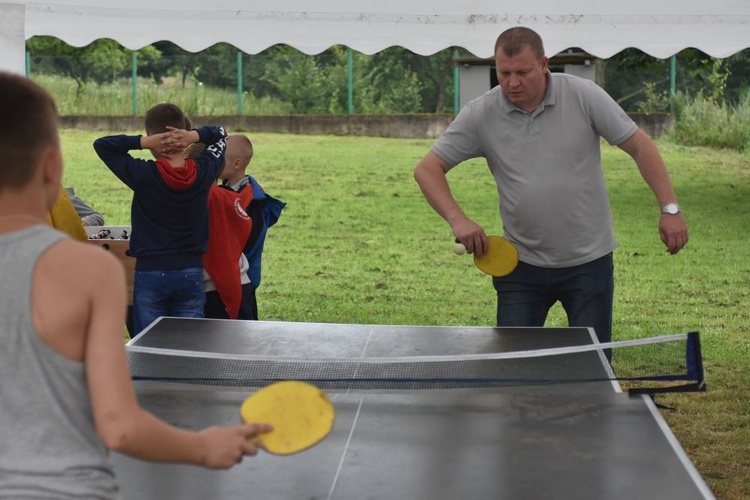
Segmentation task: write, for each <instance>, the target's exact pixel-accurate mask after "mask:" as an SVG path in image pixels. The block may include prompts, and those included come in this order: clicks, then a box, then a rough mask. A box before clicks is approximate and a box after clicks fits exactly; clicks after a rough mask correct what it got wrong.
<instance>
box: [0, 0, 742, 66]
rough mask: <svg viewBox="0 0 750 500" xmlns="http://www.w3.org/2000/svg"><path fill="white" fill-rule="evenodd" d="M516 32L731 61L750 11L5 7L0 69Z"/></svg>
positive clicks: (574, 6)
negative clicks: (106, 54) (35, 41)
mask: <svg viewBox="0 0 750 500" xmlns="http://www.w3.org/2000/svg"><path fill="white" fill-rule="evenodd" d="M506 9H507V10H506ZM516 25H525V26H528V27H530V28H533V29H534V30H536V31H537V32H539V33H540V34H541V35H542V37H543V39H544V41H545V46H546V50H547V53H548V55H554V54H556V53H558V52H561V51H563V50H565V49H568V48H571V47H580V48H582V49H584V50H586V51H587V52H589V53H591V54H593V55H595V56H598V57H601V58H607V57H610V56H612V55H614V54H616V53H617V52H619V51H621V50H623V49H625V48H628V47H635V48H638V49H640V50H643V51H644V52H647V53H648V54H651V55H653V56H655V57H659V58H667V57H669V56H671V55H673V54H675V53H676V52H678V51H680V50H682V49H684V48H687V47H694V48H698V49H700V50H702V51H704V52H706V53H707V54H709V55H711V56H713V57H727V56H729V55H731V54H733V53H735V52H737V51H739V50H742V49H744V48H746V47H750V0H711V1H710V2H688V1H685V0H630V1H627V2H624V1H622V0H617V1H614V0H598V1H597V0H526V1H525V2H522V3H520V4H517V5H514V6H512V7H510V6H506V5H504V4H503V3H502V2H498V1H497V0H494V1H489V0H462V1H456V0H450V1H449V0H379V1H376V2H373V1H371V0H368V1H362V0H348V1H344V0H314V1H313V0H250V1H248V0H216V1H213V2H206V1H205V0H160V1H154V0H129V1H127V2H121V1H112V0H109V1H108V0H57V1H49V2H44V1H22V0H20V1H13V2H12V3H0V30H1V31H0V68H4V69H10V70H16V71H19V72H22V71H23V69H24V42H25V40H26V39H27V38H30V37H32V36H35V35H51V36H55V37H58V38H60V39H62V40H64V41H65V42H67V43H69V44H71V45H75V46H83V45H87V44H89V43H91V42H92V41H93V40H96V39H99V38H112V39H114V40H117V41H118V42H119V43H121V44H122V45H124V46H125V47H127V48H130V49H134V50H135V49H139V48H141V47H144V46H146V45H149V44H151V43H153V42H155V41H159V40H171V41H173V42H174V43H176V44H178V45H180V46H181V47H182V48H184V49H186V50H189V51H193V52H195V51H200V50H202V49H204V48H206V47H209V46H211V45H213V44H215V43H218V42H226V43H230V44H232V45H234V46H236V47H237V48H239V49H240V50H242V51H243V52H246V53H249V54H255V53H258V52H261V51H263V50H264V49H266V48H268V47H270V46H272V45H275V44H280V43H283V44H288V45H291V46H293V47H296V48H297V49H299V50H301V51H302V52H305V53H307V54H317V53H320V52H322V51H324V50H326V49H327V48H329V47H330V46H332V45H336V44H341V45H346V46H348V47H350V48H352V49H354V50H356V51H359V52H362V53H366V54H372V53H375V52H378V51H380V50H383V49H385V48H387V47H390V46H394V45H396V46H402V47H405V48H407V49H409V50H411V51H413V52H416V53H419V54H423V55H428V54H432V53H434V52H437V51H439V50H442V49H444V48H446V47H451V46H460V47H463V48H465V49H467V50H469V51H470V52H472V53H473V54H474V55H476V56H479V57H490V56H492V49H493V45H494V41H495V38H496V37H497V35H498V34H499V33H500V32H502V31H503V30H504V29H506V28H509V27H512V26H516Z"/></svg>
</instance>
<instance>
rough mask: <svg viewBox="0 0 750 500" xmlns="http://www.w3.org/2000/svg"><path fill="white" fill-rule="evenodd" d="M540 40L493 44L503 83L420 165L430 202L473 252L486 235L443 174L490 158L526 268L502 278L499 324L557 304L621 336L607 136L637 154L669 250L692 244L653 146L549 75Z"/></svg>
mask: <svg viewBox="0 0 750 500" xmlns="http://www.w3.org/2000/svg"><path fill="white" fill-rule="evenodd" d="M547 64H548V60H547V58H546V57H545V56H544V46H543V43H542V40H541V38H540V37H539V35H538V34H537V33H535V32H534V31H532V30H530V29H528V28H524V27H516V28H511V29H509V30H507V31H505V32H503V33H502V34H501V35H500V36H499V37H498V39H497V43H496V44H495V65H496V69H497V76H498V81H499V82H500V85H499V86H498V87H495V88H494V89H492V90H490V91H489V92H487V93H486V94H484V95H483V96H482V97H479V98H477V99H475V100H473V101H471V102H470V103H469V104H467V105H466V107H465V108H464V109H463V110H461V112H460V113H459V114H458V116H457V117H456V119H455V120H454V121H453V123H452V124H451V125H450V126H449V127H448V129H447V130H446V131H445V133H444V134H443V135H442V136H441V137H440V138H439V139H438V141H437V142H436V143H435V144H434V146H433V147H432V149H431V151H430V152H428V153H427V155H425V157H424V158H423V159H422V160H421V161H420V162H419V164H418V165H417V167H416V169H415V171H414V177H415V179H416V181H417V183H418V184H419V186H420V188H421V189H422V192H423V193H424V195H425V198H426V199H427V200H428V202H429V203H430V205H431V206H432V207H433V208H434V209H435V211H436V212H437V213H438V214H440V215H441V216H442V217H443V218H444V219H445V220H446V221H447V222H448V223H449V224H450V225H451V228H452V230H453V234H454V235H455V237H456V239H457V241H460V242H461V243H462V244H463V245H464V246H465V247H466V249H467V251H468V252H469V253H474V254H475V255H478V256H481V255H484V253H485V252H486V250H487V245H488V242H487V235H486V233H485V231H484V229H483V228H482V227H480V226H479V225H478V224H477V223H475V222H474V221H472V220H471V219H469V218H468V217H467V216H466V215H465V214H464V212H463V210H462V209H461V207H459V205H458V204H457V203H456V201H455V199H454V198H453V195H452V194H451V190H450V186H449V185H448V182H447V179H446V174H447V172H448V171H449V170H451V169H452V168H453V167H455V166H456V165H458V164H459V163H461V162H463V161H464V160H467V159H469V158H477V157H484V158H485V159H486V160H487V165H488V166H489V168H490V171H491V172H492V175H493V176H494V178H495V182H496V183H497V190H498V194H499V197H500V217H501V219H502V222H503V236H504V237H505V238H507V239H509V240H510V241H512V242H513V243H514V244H515V245H516V246H517V247H518V252H519V257H520V262H519V265H518V267H517V268H516V269H515V270H514V271H513V272H512V273H511V274H509V275H508V276H505V277H502V278H493V284H494V286H495V289H496V290H497V296H498V302H497V324H498V326H543V325H544V322H545V320H546V318H547V313H548V311H549V309H550V308H551V307H552V305H554V304H555V302H557V301H560V303H561V304H562V306H563V308H564V309H565V311H566V313H567V315H568V322H569V324H570V325H571V326H591V327H594V328H595V330H596V333H597V335H598V337H599V339H600V341H602V342H608V341H610V340H611V337H612V301H613V291H614V280H613V271H614V268H613V261H612V251H613V250H614V249H615V248H616V247H617V242H616V241H615V237H614V231H613V224H612V215H611V212H610V208H609V200H608V197H607V189H606V186H605V184H604V176H603V173H602V167H601V153H600V138H601V137H603V138H604V139H605V140H606V141H607V142H609V143H610V144H612V145H616V146H618V147H619V148H621V149H622V150H623V151H625V152H626V153H628V154H629V155H630V156H631V157H632V158H633V160H635V163H636V164H637V166H638V169H639V170H640V173H641V175H642V177H643V179H644V180H645V181H646V183H647V184H648V186H649V187H650V188H651V190H652V191H653V193H654V195H655V197H656V199H657V202H658V203H659V206H660V207H661V217H660V219H659V234H660V237H661V239H662V241H663V242H664V245H665V246H666V248H667V251H668V252H669V253H671V254H676V253H677V252H679V251H680V249H682V247H684V246H685V244H686V243H687V240H688V233H687V226H686V224H685V219H684V217H683V216H682V213H681V212H680V208H679V206H678V205H677V197H676V195H675V193H674V190H673V188H672V183H671V181H670V179H669V174H668V173H667V170H666V167H665V165H664V161H663V160H662V158H661V155H660V154H659V151H658V150H657V148H656V146H655V145H654V143H653V142H652V141H651V139H649V137H648V136H647V135H646V134H645V133H644V132H643V131H642V130H640V129H639V128H638V126H637V125H636V124H635V123H634V122H633V120H631V119H630V118H629V117H628V116H627V114H626V113H625V112H624V111H623V110H622V108H620V106H618V105H617V103H615V102H614V100H612V98H611V97H609V95H607V93H606V92H604V90H602V89H601V88H600V87H598V86H597V85H596V84H595V83H593V82H590V81H588V80H584V79H582V78H577V77H575V76H571V75H566V74H561V73H555V74H552V73H550V72H549V70H548V68H547Z"/></svg>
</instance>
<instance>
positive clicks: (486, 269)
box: [456, 236, 518, 277]
mask: <svg viewBox="0 0 750 500" xmlns="http://www.w3.org/2000/svg"><path fill="white" fill-rule="evenodd" d="M487 240H488V241H489V248H488V249H487V252H485V254H484V255H482V256H481V257H477V256H476V255H475V256H474V265H475V266H477V269H479V270H480V271H482V272H483V273H486V274H489V275H490V276H497V277H500V276H507V275H508V274H510V273H512V272H513V270H514V269H515V268H516V266H517V265H518V249H517V248H516V246H515V245H514V244H513V243H511V242H510V241H508V240H506V239H505V238H503V237H501V236H488V237H487ZM459 245H460V247H459ZM462 250H463V251H462ZM464 251H466V249H465V248H463V245H461V244H460V243H459V244H457V245H456V253H463V252H464Z"/></svg>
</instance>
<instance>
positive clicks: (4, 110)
mask: <svg viewBox="0 0 750 500" xmlns="http://www.w3.org/2000/svg"><path fill="white" fill-rule="evenodd" d="M57 121H58V116H57V107H56V106H55V101H54V99H52V96H51V95H50V94H49V93H48V92H47V91H46V90H44V89H43V88H42V87H40V86H39V85H37V84H36V83H34V82H33V81H32V80H30V79H28V78H26V77H24V76H21V75H16V74H13V73H8V72H5V71H0V151H2V155H3V159H2V162H0V190H3V189H6V188H10V189H20V188H23V187H24V186H26V185H27V184H28V183H29V182H30V181H31V179H32V177H33V175H34V172H35V170H36V168H37V167H38V165H39V161H40V159H41V157H42V154H43V153H44V151H45V150H47V149H50V148H59V147H60V140H59V138H58V135H57Z"/></svg>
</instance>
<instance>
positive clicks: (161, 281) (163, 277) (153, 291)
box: [133, 267, 206, 334]
mask: <svg viewBox="0 0 750 500" xmlns="http://www.w3.org/2000/svg"><path fill="white" fill-rule="evenodd" d="M205 303H206V294H205V292H204V291H203V274H202V270H201V269H200V268H197V267H192V268H189V269H179V270H176V271H136V272H135V278H134V280H133V328H134V329H135V333H136V334H138V333H140V332H141V330H143V329H144V328H146V327H147V326H148V325H150V324H151V322H152V321H154V320H155V319H156V318H158V317H159V316H177V317H180V318H202V317H203V306H204V304H205Z"/></svg>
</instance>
